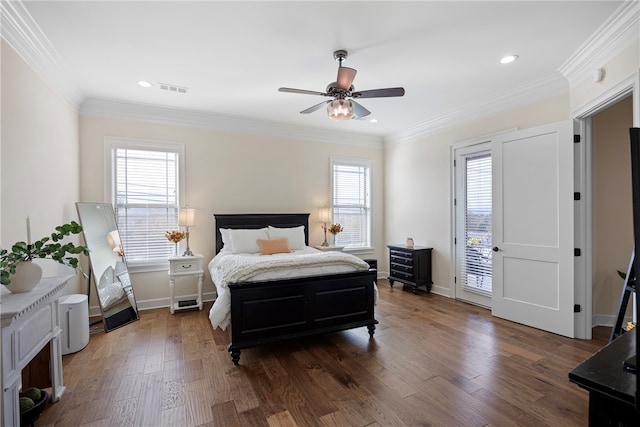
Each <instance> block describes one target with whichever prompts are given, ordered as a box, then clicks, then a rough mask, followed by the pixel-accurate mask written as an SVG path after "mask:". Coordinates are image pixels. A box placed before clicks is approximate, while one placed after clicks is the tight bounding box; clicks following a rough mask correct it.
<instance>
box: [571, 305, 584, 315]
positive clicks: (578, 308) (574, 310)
mask: <svg viewBox="0 0 640 427" xmlns="http://www.w3.org/2000/svg"><path fill="white" fill-rule="evenodd" d="M581 311H582V307H580V304H573V312H574V313H580V312H581Z"/></svg>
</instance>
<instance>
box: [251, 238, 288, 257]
mask: <svg viewBox="0 0 640 427" xmlns="http://www.w3.org/2000/svg"><path fill="white" fill-rule="evenodd" d="M258 246H260V253H261V254H262V255H273V254H288V253H289V252H291V249H289V239H287V238H282V239H270V240H260V239H258Z"/></svg>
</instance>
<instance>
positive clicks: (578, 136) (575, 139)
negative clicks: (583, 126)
mask: <svg viewBox="0 0 640 427" xmlns="http://www.w3.org/2000/svg"><path fill="white" fill-rule="evenodd" d="M573 142H574V143H575V144H578V143H580V142H582V141H581V138H580V135H573Z"/></svg>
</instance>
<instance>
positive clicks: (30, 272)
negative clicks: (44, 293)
mask: <svg viewBox="0 0 640 427" xmlns="http://www.w3.org/2000/svg"><path fill="white" fill-rule="evenodd" d="M41 278H42V268H41V267H40V266H39V265H38V264H36V263H34V262H32V261H21V262H19V263H18V264H17V265H16V273H15V274H12V275H11V277H10V279H11V283H9V284H8V285H6V288H7V289H8V290H9V291H10V292H11V293H14V294H19V293H23V292H29V291H31V290H32V289H33V288H35V287H36V285H37V284H38V282H40V279H41Z"/></svg>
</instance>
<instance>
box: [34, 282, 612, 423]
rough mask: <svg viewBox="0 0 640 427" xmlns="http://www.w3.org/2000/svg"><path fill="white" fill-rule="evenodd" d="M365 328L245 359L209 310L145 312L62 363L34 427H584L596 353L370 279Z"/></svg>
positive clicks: (597, 341) (587, 344) (250, 352)
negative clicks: (374, 289) (587, 364)
mask: <svg viewBox="0 0 640 427" xmlns="http://www.w3.org/2000/svg"><path fill="white" fill-rule="evenodd" d="M378 286H379V290H380V300H379V303H378V306H377V314H376V317H377V319H378V320H379V321H380V324H379V325H378V328H377V330H376V333H375V336H374V338H373V339H372V340H370V339H369V335H368V333H367V329H366V328H359V329H354V330H350V331H346V332H339V333H334V334H329V335H325V336H322V337H315V338H307V339H302V340H297V341H292V342H286V343H282V344H277V345H267V346H263V347H258V348H254V349H247V350H243V351H242V356H241V358H240V365H239V366H234V365H233V364H232V362H231V359H230V357H229V354H228V352H227V350H226V345H227V343H228V338H227V334H226V332H223V331H220V330H215V331H213V330H212V328H211V326H210V324H209V321H208V318H207V316H208V308H209V307H210V305H211V304H208V305H207V306H206V307H205V310H203V311H183V312H178V313H176V314H175V315H171V314H169V309H161V310H149V311H143V312H141V319H140V321H139V322H135V323H133V324H130V325H128V326H125V327H123V328H120V329H117V330H115V331H112V332H109V333H108V334H105V333H98V334H92V335H91V339H90V342H89V345H88V346H87V347H86V348H85V349H84V350H82V351H80V352H79V353H76V354H72V355H67V356H64V358H63V364H64V381H65V385H66V387H67V389H66V392H65V394H64V396H63V398H62V399H61V400H60V401H59V402H57V403H55V404H49V406H48V407H47V409H46V410H45V412H44V413H43V415H42V417H41V418H40V419H39V420H38V421H37V422H36V426H39V427H41V426H56V427H58V426H74V427H75V426H152V427H155V426H171V427H176V426H296V425H297V426H404V425H410V426H465V427H466V426H535V427H540V426H554V427H556V426H586V425H587V407H588V395H587V392H586V391H584V390H582V389H580V388H579V387H578V386H576V385H575V384H572V383H570V382H569V381H568V379H567V378H568V377H567V374H568V372H569V371H570V370H571V369H572V368H573V367H575V366H576V365H578V364H579V363H580V362H582V361H583V360H585V359H587V358H588V357H589V356H590V355H591V354H593V353H594V352H595V351H597V350H598V349H599V348H601V347H602V346H604V345H605V344H606V342H607V339H608V334H609V330H608V328H596V330H595V331H594V336H595V338H594V339H593V340H591V341H584V340H571V339H568V338H564V337H560V336H557V335H554V334H550V333H547V332H543V331H540V330H537V329H533V328H529V327H526V326H522V325H519V324H515V323H511V322H507V321H504V320H501V319H497V318H493V317H491V315H490V312H489V311H487V310H485V309H482V308H478V307H475V306H473V305H469V304H465V303H463V302H459V301H454V300H451V299H448V298H444V297H440V296H438V295H433V294H426V293H424V292H420V293H418V295H413V294H412V292H411V291H410V290H409V289H405V290H403V289H402V288H401V287H400V286H396V287H395V288H393V289H391V288H389V286H388V283H387V282H386V281H385V280H380V281H379V283H378Z"/></svg>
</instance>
